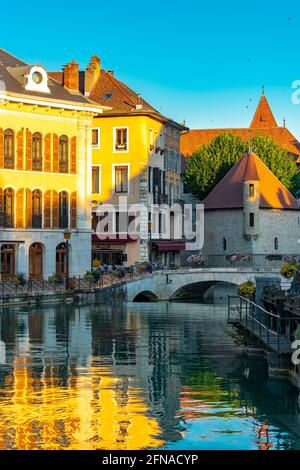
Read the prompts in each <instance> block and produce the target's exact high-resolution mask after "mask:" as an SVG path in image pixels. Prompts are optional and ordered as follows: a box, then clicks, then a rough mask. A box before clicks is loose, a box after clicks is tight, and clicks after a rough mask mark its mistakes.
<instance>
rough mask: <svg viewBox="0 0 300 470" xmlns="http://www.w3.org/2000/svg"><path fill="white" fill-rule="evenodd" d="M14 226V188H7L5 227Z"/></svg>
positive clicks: (5, 192) (5, 195)
mask: <svg viewBox="0 0 300 470" xmlns="http://www.w3.org/2000/svg"><path fill="white" fill-rule="evenodd" d="M13 226H14V190H13V189H11V188H7V189H5V191H4V227H6V228H13Z"/></svg>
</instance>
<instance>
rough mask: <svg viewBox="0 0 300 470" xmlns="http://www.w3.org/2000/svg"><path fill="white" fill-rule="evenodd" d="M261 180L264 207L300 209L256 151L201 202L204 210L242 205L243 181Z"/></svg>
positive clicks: (233, 169)
mask: <svg viewBox="0 0 300 470" xmlns="http://www.w3.org/2000/svg"><path fill="white" fill-rule="evenodd" d="M251 180H252V181H253V180H259V193H260V203H259V207H260V208H262V209H298V204H297V201H296V199H295V198H294V196H293V195H292V194H291V193H290V192H289V191H288V189H287V188H286V187H285V186H284V185H283V184H282V183H281V182H280V181H279V180H278V179H277V178H276V176H275V175H274V174H273V173H272V172H271V170H269V168H268V167H267V166H266V165H265V164H264V163H263V162H262V161H261V159H260V158H259V157H258V156H257V155H256V154H255V153H253V152H251V153H246V154H245V155H244V156H243V157H242V158H241V159H240V160H239V161H238V162H237V163H236V164H235V165H234V166H233V167H232V168H231V169H230V170H229V171H228V173H227V174H226V175H225V176H224V177H223V178H222V180H221V181H220V182H219V183H218V184H217V185H216V186H215V188H214V189H213V190H212V191H211V192H210V193H209V194H208V196H207V197H206V198H205V199H204V200H203V201H202V202H203V204H204V208H205V210H215V209H241V208H243V182H244V181H251Z"/></svg>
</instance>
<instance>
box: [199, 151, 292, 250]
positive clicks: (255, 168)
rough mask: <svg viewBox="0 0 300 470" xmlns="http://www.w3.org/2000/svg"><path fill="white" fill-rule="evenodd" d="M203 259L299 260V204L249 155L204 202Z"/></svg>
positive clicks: (259, 162) (262, 165) (241, 160)
mask: <svg viewBox="0 0 300 470" xmlns="http://www.w3.org/2000/svg"><path fill="white" fill-rule="evenodd" d="M203 204H204V209H205V242H204V247H203V253H204V254H207V255H220V254H221V255H232V254H295V255H296V254H299V251H300V244H299V242H300V212H299V209H298V203H297V200H296V199H295V198H294V196H293V195H292V194H291V193H290V192H289V191H288V189H287V188H286V187H285V186H284V185H283V184H282V183H281V182H280V181H279V180H278V179H277V178H276V177H275V175H274V174H273V173H272V172H271V171H270V170H269V169H268V168H267V166H266V165H265V164H264V163H263V162H262V161H261V160H260V158H259V157H258V156H257V155H255V154H254V153H253V152H250V153H247V154H245V155H244V156H243V157H242V158H241V159H240V160H239V161H238V162H237V163H236V164H235V165H234V166H233V167H232V168H231V169H230V171H229V172H228V173H227V174H226V175H225V176H224V178H223V179H222V180H221V181H220V182H219V184H218V185H217V186H216V187H215V188H214V189H213V190H212V191H211V192H210V194H209V195H208V196H207V197H206V198H205V199H204V200H203Z"/></svg>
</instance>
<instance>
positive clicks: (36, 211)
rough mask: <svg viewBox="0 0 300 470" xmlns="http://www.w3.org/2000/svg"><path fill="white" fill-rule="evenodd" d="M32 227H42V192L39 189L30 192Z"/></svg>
mask: <svg viewBox="0 0 300 470" xmlns="http://www.w3.org/2000/svg"><path fill="white" fill-rule="evenodd" d="M32 228H42V193H41V191H40V190H39V189H35V190H34V191H33V193H32Z"/></svg>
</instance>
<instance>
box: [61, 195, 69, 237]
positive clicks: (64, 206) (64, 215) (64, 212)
mask: <svg viewBox="0 0 300 470" xmlns="http://www.w3.org/2000/svg"><path fill="white" fill-rule="evenodd" d="M68 227H69V201H68V193H67V192H66V191H61V192H60V193H59V228H68Z"/></svg>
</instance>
